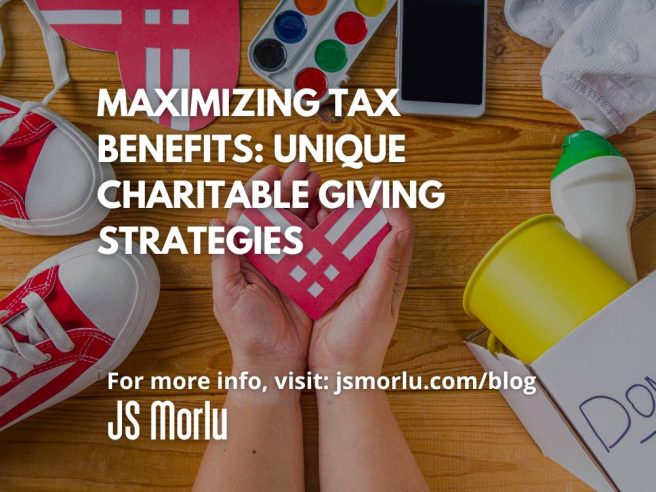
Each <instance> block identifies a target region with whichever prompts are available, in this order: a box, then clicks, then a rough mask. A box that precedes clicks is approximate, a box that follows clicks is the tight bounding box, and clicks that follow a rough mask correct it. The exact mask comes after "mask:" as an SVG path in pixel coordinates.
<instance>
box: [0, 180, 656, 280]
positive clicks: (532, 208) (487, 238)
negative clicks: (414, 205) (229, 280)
mask: <svg viewBox="0 0 656 492" xmlns="http://www.w3.org/2000/svg"><path fill="white" fill-rule="evenodd" d="M445 189H446V190H447V200H446V203H445V205H444V207H443V208H441V209H439V210H435V211H429V210H425V209H417V210H414V211H413V212H412V216H413V218H414V222H415V252H414V257H413V264H412V269H411V273H410V285H411V286H412V287H417V288H445V287H463V286H464V284H465V282H466V281H467V278H468V277H469V275H470V274H471V272H472V270H473V269H474V267H475V265H476V264H477V263H478V261H480V259H481V258H482V257H483V255H484V254H485V253H486V252H487V251H488V250H489V248H490V247H491V246H492V245H493V244H494V243H495V242H496V241H497V240H498V239H500V238H501V237H502V236H503V235H504V234H505V233H506V232H508V231H509V230H510V229H511V228H512V227H514V226H515V225H517V224H519V223H520V222H522V221H523V220H525V219H527V218H529V217H532V216H534V215H538V214H540V213H547V212H549V211H550V201H549V194H548V192H547V191H546V189H547V182H545V191H535V190H470V189H451V188H450V187H447V188H445ZM654 208H656V191H654V190H644V191H640V192H639V193H638V212H637V217H640V216H642V215H643V214H645V213H647V212H648V211H650V210H652V209H654ZM222 214H223V211H220V212H217V213H216V214H215V212H213V211H212V210H210V209H205V210H192V211H189V210H165V209H160V208H158V209H151V210H118V211H116V212H114V213H112V214H111V215H110V216H109V218H108V219H107V220H106V221H105V225H110V224H111V225H114V226H128V225H129V226H156V227H158V228H159V230H160V231H162V232H163V233H164V234H165V233H166V232H167V231H168V230H169V229H170V228H171V227H173V226H179V227H182V228H185V227H186V226H188V225H207V224H208V222H209V220H210V218H212V217H213V216H215V215H222ZM652 220H656V219H652ZM97 237H98V229H96V230H94V231H92V232H89V233H86V234H82V235H80V236H73V237H51V238H46V237H32V236H26V235H23V234H19V233H16V232H13V231H9V230H6V229H0V267H1V268H0V288H4V289H11V288H13V287H14V286H15V285H17V284H18V283H19V282H21V281H22V279H23V278H24V276H25V274H26V273H27V272H29V271H30V270H31V269H32V268H33V267H34V266H35V265H37V264H38V263H39V262H40V261H42V260H43V259H45V258H48V257H50V256H52V255H54V254H56V253H58V252H60V251H62V250H64V249H65V248H67V247H70V246H73V245H75V244H78V243H79V242H82V241H84V240H87V239H93V238H97ZM640 244H642V243H640ZM636 256H637V257H642V256H649V257H650V258H651V257H652V253H651V249H650V248H649V247H648V246H647V245H646V244H645V245H643V246H642V247H641V249H640V250H637V251H636ZM155 260H156V262H157V264H158V267H159V270H160V274H161V277H162V285H163V286H164V288H166V289H180V288H209V287H210V285H211V284H210V275H209V267H208V258H207V256H205V255H200V256H196V255H181V254H178V253H173V252H172V253H171V254H169V255H164V256H157V257H156V258H155ZM640 261H643V260H640Z"/></svg>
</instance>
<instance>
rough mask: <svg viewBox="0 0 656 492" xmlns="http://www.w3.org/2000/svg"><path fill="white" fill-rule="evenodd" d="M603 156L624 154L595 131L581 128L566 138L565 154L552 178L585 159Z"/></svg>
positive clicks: (620, 155) (564, 144)
mask: <svg viewBox="0 0 656 492" xmlns="http://www.w3.org/2000/svg"><path fill="white" fill-rule="evenodd" d="M603 156H616V157H622V154H620V152H619V151H618V150H617V149H616V148H615V147H613V144H611V143H610V142H609V141H608V140H606V139H605V138H604V137H602V136H600V135H597V134H596V133H595V132H591V131H589V130H581V131H580V132H576V133H572V134H571V135H568V136H567V137H566V138H565V142H564V143H563V155H562V156H561V157H560V160H559V161H558V165H557V166H556V169H555V170H554V173H553V175H552V176H551V179H554V178H556V177H557V176H559V175H561V174H562V173H564V172H565V171H567V170H568V169H569V168H571V167H574V166H576V165H577V164H580V163H581V162H583V161H587V160H588V159H592V158H594V157H603Z"/></svg>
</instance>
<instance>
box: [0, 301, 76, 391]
mask: <svg viewBox="0 0 656 492" xmlns="http://www.w3.org/2000/svg"><path fill="white" fill-rule="evenodd" d="M23 303H24V304H25V305H26V306H27V310H26V311H25V312H24V313H22V314H21V315H20V316H22V317H23V319H24V321H25V328H24V333H23V332H21V331H20V329H18V328H14V330H16V331H18V332H20V334H21V335H24V336H26V337H27V338H28V340H29V343H28V342H19V341H17V340H16V339H15V338H14V336H13V335H12V333H11V332H10V331H9V329H8V328H6V327H5V326H3V325H0V385H3V384H5V383H7V382H9V381H10V380H11V376H10V375H9V373H8V372H7V369H8V370H9V371H11V372H13V373H14V374H16V376H17V377H21V376H24V375H25V374H27V373H29V372H30V371H31V370H32V369H33V368H34V366H37V365H39V364H43V363H45V362H48V361H49V360H50V355H49V354H44V353H43V352H41V351H40V350H39V349H38V348H37V347H35V346H34V344H36V343H39V342H42V341H43V340H45V339H46V338H49V339H50V340H52V343H53V344H54V346H55V348H57V350H59V351H60V352H70V351H71V350H73V348H75V345H74V344H73V341H72V340H71V338H70V337H69V336H68V334H67V333H66V331H65V330H64V328H62V325H61V324H60V323H59V321H58V320H57V318H55V315H54V314H52V311H50V308H49V307H48V305H47V304H46V302H45V301H44V300H43V298H42V297H41V296H39V295H38V294H37V293H36V292H30V293H29V294H28V295H26V296H25V297H24V298H23ZM3 315H6V312H4V313H3V312H1V311H0V317H1V316H3Z"/></svg>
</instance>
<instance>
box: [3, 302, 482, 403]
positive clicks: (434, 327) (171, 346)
mask: <svg viewBox="0 0 656 492" xmlns="http://www.w3.org/2000/svg"><path fill="white" fill-rule="evenodd" d="M6 293H7V292H1V291H0V296H4V295H5V294H6ZM461 297H462V293H461V291H460V290H458V289H435V290H428V289H424V290H419V289H412V290H409V291H408V293H407V294H406V297H405V299H404V302H403V307H402V310H401V316H400V321H399V326H398V328H397V329H396V332H395V334H394V337H393V339H392V342H391V344H390V348H389V351H388V353H387V358H386V360H385V367H384V371H385V373H386V374H389V375H392V374H397V373H400V372H402V371H408V373H409V374H412V375H425V376H433V375H434V374H449V375H460V374H464V375H475V376H480V375H481V372H482V370H481V368H480V366H479V364H478V362H476V360H475V359H474V358H473V357H472V356H471V354H470V353H469V351H468V350H467V349H466V348H465V346H464V344H463V339H464V338H465V337H466V336H467V335H468V334H469V333H471V332H472V331H474V330H476V329H477V328H478V327H479V324H478V323H477V322H476V321H472V320H470V319H468V318H467V316H466V315H465V314H464V312H463V311H462V308H461V303H462V301H461ZM231 366H232V358H231V353H230V347H229V345H228V341H227V339H226V337H225V335H224V333H223V331H222V330H221V328H220V326H219V325H218V323H217V322H216V320H215V318H214V315H213V313H212V294H211V292H210V291H208V290H180V291H163V292H162V295H161V298H160V301H159V305H158V308H157V311H156V314H155V316H154V318H153V320H152V322H151V323H150V326H149V327H148V329H147V330H146V332H145V334H144V336H143V337H142V339H141V341H140V342H139V343H138V344H137V346H136V348H135V349H134V350H133V352H132V353H131V354H130V356H129V357H128V358H127V360H126V361H125V362H124V363H123V364H122V365H121V366H120V367H119V369H118V372H120V373H121V374H122V375H126V376H132V377H135V376H145V377H146V378H147V380H149V378H150V377H151V376H154V375H170V376H176V375H182V376H192V375H207V376H209V377H210V378H214V377H215V376H216V374H217V373H218V371H222V372H223V373H224V374H228V373H229V372H230V368H231ZM198 393H199V391H184V392H178V391H171V392H162V391H152V390H149V389H148V388H142V389H141V390H138V391H119V390H111V391H110V390H108V389H107V382H106V381H101V382H98V383H96V384H95V385H93V386H92V387H90V388H89V389H88V390H86V391H85V392H83V393H82V396H83V397H89V398H96V397H102V396H107V395H108V394H109V395H111V396H114V397H116V398H122V397H123V396H124V395H132V396H135V395H136V396H138V395H139V394H142V395H146V394H169V395H171V394H173V395H179V394H185V395H193V394H198ZM213 393H221V391H213Z"/></svg>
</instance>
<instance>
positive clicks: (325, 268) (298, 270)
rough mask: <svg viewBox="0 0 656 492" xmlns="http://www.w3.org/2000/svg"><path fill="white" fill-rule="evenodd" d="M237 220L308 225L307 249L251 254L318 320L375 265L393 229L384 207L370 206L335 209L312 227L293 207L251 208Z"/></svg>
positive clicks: (283, 225)
mask: <svg viewBox="0 0 656 492" xmlns="http://www.w3.org/2000/svg"><path fill="white" fill-rule="evenodd" d="M237 225H240V226H245V227H248V228H249V229H253V228H254V227H255V226H260V227H264V226H271V225H275V226H279V227H280V228H281V230H282V231H283V232H284V230H285V229H286V228H287V227H290V226H298V227H300V228H301V229H302V232H301V238H302V242H303V250H302V252H301V253H300V254H297V255H285V254H280V255H276V256H270V255H265V254H255V253H253V252H249V253H247V254H246V257H247V258H248V259H249V261H250V262H251V263H252V264H253V266H254V267H255V268H257V269H258V270H259V271H260V272H261V273H262V274H263V275H264V276H265V277H266V278H267V279H269V281H270V282H271V283H272V284H274V285H275V286H276V287H278V289H280V290H281V291H282V292H284V293H285V294H286V295H287V296H288V297H289V298H290V299H291V300H293V301H294V302H295V303H296V304H298V305H299V306H300V307H301V308H302V309H303V310H304V311H305V312H306V313H307V314H308V315H309V316H310V318H312V319H315V320H316V319H319V318H320V317H321V316H322V315H323V314H324V313H325V312H326V311H327V310H328V309H329V308H330V307H331V306H332V305H333V304H335V302H336V301H337V300H339V298H340V297H341V296H342V295H343V294H344V292H346V291H347V290H348V289H349V287H351V286H352V285H353V284H354V283H355V282H356V281H357V280H358V279H359V278H360V277H361V276H362V274H363V273H364V272H365V271H366V270H367V269H368V268H369V266H370V265H371V263H372V262H373V260H374V258H375V256H376V251H377V250H378V246H379V245H380V243H381V242H382V240H383V239H384V238H385V236H386V235H387V234H388V233H389V231H390V226H389V224H388V222H387V218H386V216H385V213H384V212H383V210H382V209H381V208H380V207H378V206H374V207H373V208H365V207H364V205H363V204H362V202H357V204H356V206H355V207H354V208H352V209H347V208H341V209H338V210H336V211H334V212H333V213H331V214H330V215H329V216H328V217H327V218H326V219H325V220H324V221H323V222H322V223H321V224H319V226H318V227H316V228H315V229H310V228H309V227H308V226H307V225H305V223H304V222H303V221H301V220H300V219H299V218H298V217H296V216H295V215H294V214H292V213H291V212H289V211H287V210H279V209H274V208H269V209H264V210H258V209H247V210H246V211H245V212H244V213H243V214H242V216H241V218H240V219H239V221H238V223H237Z"/></svg>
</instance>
